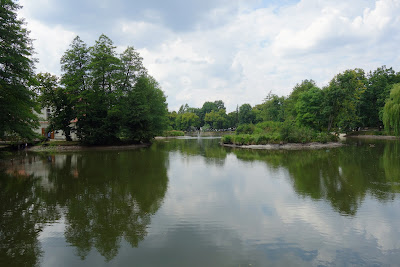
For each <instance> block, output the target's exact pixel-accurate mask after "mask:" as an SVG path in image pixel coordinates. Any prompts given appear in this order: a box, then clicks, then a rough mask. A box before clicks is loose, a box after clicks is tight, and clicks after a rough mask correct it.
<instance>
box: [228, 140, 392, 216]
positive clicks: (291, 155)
mask: <svg viewBox="0 0 400 267" xmlns="http://www.w3.org/2000/svg"><path fill="white" fill-rule="evenodd" d="M375 143H376V142H375ZM398 152H399V144H398V142H377V143H376V144H374V146H366V145H361V146H358V145H356V143H351V144H349V146H347V147H344V148H337V149H332V150H329V149H328V150H326V149H324V150H313V151H309V150H305V151H304V150H303V151H259V150H253V151H252V150H240V149H236V150H233V153H234V154H235V155H236V156H237V157H238V158H239V159H241V160H245V161H253V160H259V161H264V162H266V163H267V164H268V166H270V167H272V168H276V169H277V168H284V169H286V170H287V171H288V172H289V174H290V175H289V177H290V182H291V184H292V185H293V188H294V190H295V191H296V193H297V194H298V195H300V196H304V197H311V198H312V199H316V200H318V199H325V200H327V201H328V202H329V203H330V204H331V206H332V207H333V208H334V209H335V210H336V211H338V212H339V213H340V214H342V215H346V216H354V215H355V214H356V212H357V210H358V208H359V206H360V205H361V203H362V202H363V200H364V199H365V197H366V195H368V194H370V195H371V196H373V197H375V198H376V199H378V200H379V201H381V202H386V201H390V200H392V199H394V197H395V194H396V193H399V192H400V158H399V153H398Z"/></svg>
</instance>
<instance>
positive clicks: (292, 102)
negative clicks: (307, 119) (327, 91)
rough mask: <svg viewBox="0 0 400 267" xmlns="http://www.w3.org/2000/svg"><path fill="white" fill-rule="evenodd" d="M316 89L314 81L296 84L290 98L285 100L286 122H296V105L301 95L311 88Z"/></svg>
mask: <svg viewBox="0 0 400 267" xmlns="http://www.w3.org/2000/svg"><path fill="white" fill-rule="evenodd" d="M313 87H316V84H315V82H314V81H313V80H311V79H310V80H303V81H302V82H301V83H298V84H296V86H295V87H294V88H293V91H292V92H291V93H290V95H289V97H288V98H287V99H285V103H284V107H285V108H284V109H285V120H294V119H296V117H297V109H296V103H297V101H298V99H299V96H300V94H302V93H304V92H307V91H308V90H310V89H311V88H313Z"/></svg>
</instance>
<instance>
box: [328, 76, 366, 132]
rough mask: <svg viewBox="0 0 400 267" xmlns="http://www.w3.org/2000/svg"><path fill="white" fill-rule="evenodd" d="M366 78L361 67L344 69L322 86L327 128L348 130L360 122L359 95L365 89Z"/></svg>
mask: <svg viewBox="0 0 400 267" xmlns="http://www.w3.org/2000/svg"><path fill="white" fill-rule="evenodd" d="M365 83H366V78H365V74H364V71H363V70H362V69H354V70H346V71H345V72H343V73H340V74H338V75H336V76H335V77H334V78H333V79H332V80H331V81H330V83H329V86H328V87H326V88H324V94H325V99H324V110H323V113H324V115H325V116H326V118H327V124H328V125H327V130H328V131H330V130H331V129H334V128H335V129H338V128H340V129H341V131H344V132H345V131H349V130H351V129H352V128H354V127H356V126H358V125H359V124H360V117H359V108H360V106H359V104H360V101H359V100H360V97H361V95H362V94H363V93H364V91H365Z"/></svg>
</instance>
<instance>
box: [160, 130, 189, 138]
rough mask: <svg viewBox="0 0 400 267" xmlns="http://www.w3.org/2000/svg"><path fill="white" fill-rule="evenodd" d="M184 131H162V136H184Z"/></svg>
mask: <svg viewBox="0 0 400 267" xmlns="http://www.w3.org/2000/svg"><path fill="white" fill-rule="evenodd" d="M184 135H185V133H184V132H182V131H176V130H172V131H165V132H164V133H163V135H162V136H163V137H174V136H184Z"/></svg>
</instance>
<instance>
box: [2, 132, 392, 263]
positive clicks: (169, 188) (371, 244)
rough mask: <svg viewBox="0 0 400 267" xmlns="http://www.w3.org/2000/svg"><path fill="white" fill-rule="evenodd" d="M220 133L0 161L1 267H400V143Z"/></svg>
mask: <svg viewBox="0 0 400 267" xmlns="http://www.w3.org/2000/svg"><path fill="white" fill-rule="evenodd" d="M219 141H220V139H217V138H213V137H210V138H182V139H170V140H161V141H157V142H156V143H154V144H153V145H152V146H151V147H150V148H143V149H137V150H120V151H86V152H76V153H75V152H74V153H56V154H46V153H40V154H38V153H26V152H22V153H20V154H18V155H15V157H16V158H17V159H16V160H14V161H13V162H12V163H11V162H7V163H6V164H3V165H2V166H1V167H0V169H1V171H0V266H35V265H38V266H202V267H204V266H391V265H393V266H396V265H398V264H400V227H399V226H400V144H399V142H398V141H384V142H383V141H375V140H374V141H349V143H348V145H347V146H345V147H342V148H334V149H322V150H314V151H259V150H258V151H252V150H240V149H232V148H225V147H221V146H219V144H218V143H219Z"/></svg>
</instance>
